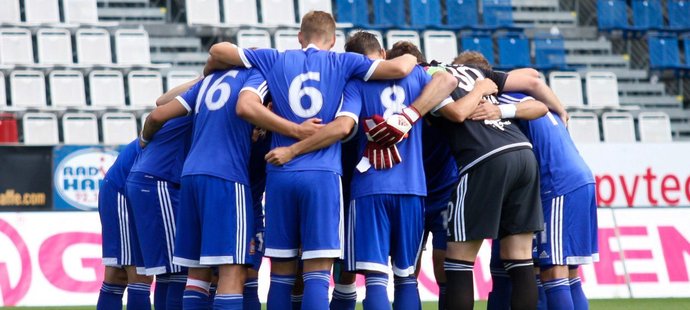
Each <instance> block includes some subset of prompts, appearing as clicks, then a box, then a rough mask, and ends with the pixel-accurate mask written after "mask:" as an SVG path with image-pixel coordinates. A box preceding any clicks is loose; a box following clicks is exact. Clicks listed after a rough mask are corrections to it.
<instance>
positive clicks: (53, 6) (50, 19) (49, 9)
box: [24, 0, 60, 24]
mask: <svg viewBox="0 0 690 310" xmlns="http://www.w3.org/2000/svg"><path fill="white" fill-rule="evenodd" d="M24 17H25V20H26V22H27V23H31V24H58V23H60V5H59V3H58V0H24Z"/></svg>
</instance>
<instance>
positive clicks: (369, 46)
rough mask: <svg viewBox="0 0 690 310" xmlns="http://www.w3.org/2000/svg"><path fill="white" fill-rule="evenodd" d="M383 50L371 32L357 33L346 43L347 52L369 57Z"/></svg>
mask: <svg viewBox="0 0 690 310" xmlns="http://www.w3.org/2000/svg"><path fill="white" fill-rule="evenodd" d="M380 50H381V43H379V40H378V39H377V38H376V35H374V34H373V33H371V32H366V31H357V32H356V33H355V34H354V35H353V36H351V37H350V38H349V39H348V40H347V42H345V51H346V52H351V53H357V54H362V55H368V54H370V53H374V52H378V51H380Z"/></svg>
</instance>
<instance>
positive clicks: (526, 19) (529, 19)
mask: <svg viewBox="0 0 690 310" xmlns="http://www.w3.org/2000/svg"><path fill="white" fill-rule="evenodd" d="M513 21H514V22H515V24H517V25H519V26H527V25H531V26H538V27H552V26H558V27H575V26H577V14H575V13H574V12H531V11H518V12H513Z"/></svg>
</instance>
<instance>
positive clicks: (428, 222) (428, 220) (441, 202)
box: [424, 195, 451, 251]
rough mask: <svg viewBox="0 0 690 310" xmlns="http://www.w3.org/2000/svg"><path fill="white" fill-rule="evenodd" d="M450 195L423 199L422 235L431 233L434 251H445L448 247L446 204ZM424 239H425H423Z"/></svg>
mask: <svg viewBox="0 0 690 310" xmlns="http://www.w3.org/2000/svg"><path fill="white" fill-rule="evenodd" d="M450 199H451V198H450V195H447V196H443V197H426V198H425V199H424V234H425V236H428V235H429V233H431V236H432V239H431V245H432V246H433V247H434V250H443V251H445V250H446V247H447V246H448V204H449V203H450ZM425 239H426V238H425Z"/></svg>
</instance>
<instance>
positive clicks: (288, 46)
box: [275, 29, 302, 52]
mask: <svg viewBox="0 0 690 310" xmlns="http://www.w3.org/2000/svg"><path fill="white" fill-rule="evenodd" d="M297 33H298V31H297V30H292V29H281V30H278V31H276V33H275V42H276V49H277V50H278V51H281V52H282V51H285V50H295V49H301V48H302V45H300V44H299V40H298V39H297Z"/></svg>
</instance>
